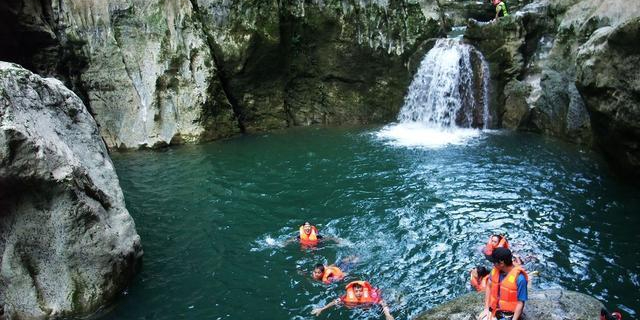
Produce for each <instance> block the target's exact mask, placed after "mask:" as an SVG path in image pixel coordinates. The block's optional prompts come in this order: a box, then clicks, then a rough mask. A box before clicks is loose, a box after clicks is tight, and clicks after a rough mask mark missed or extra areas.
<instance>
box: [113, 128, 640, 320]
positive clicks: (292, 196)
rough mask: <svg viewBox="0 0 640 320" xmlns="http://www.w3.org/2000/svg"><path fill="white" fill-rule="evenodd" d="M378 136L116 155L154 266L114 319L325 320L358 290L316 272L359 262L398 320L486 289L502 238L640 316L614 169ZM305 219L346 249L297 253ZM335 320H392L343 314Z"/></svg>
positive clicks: (633, 237)
mask: <svg viewBox="0 0 640 320" xmlns="http://www.w3.org/2000/svg"><path fill="white" fill-rule="evenodd" d="M376 131H377V128H360V129H358V128H352V129H335V128H334V129H325V128H321V129H318V128H315V129H304V130H302V129H300V130H290V131H286V132H277V133H269V134H265V135H258V136H245V137H241V138H238V139H234V140H230V141H222V142H216V143H212V144H207V145H202V146H186V147H180V148H172V149H168V150H166V151H162V152H137V153H126V154H116V155H114V156H113V158H114V162H115V165H116V168H117V171H118V174H119V177H120V182H121V185H122V188H123V190H124V194H125V197H126V201H127V206H128V208H129V211H130V212H131V214H132V216H133V217H134V219H135V221H136V226H137V230H138V232H139V234H140V235H141V237H142V242H143V246H144V251H145V255H144V266H143V269H142V271H141V273H140V274H139V275H138V276H137V278H136V279H135V281H134V282H133V284H132V285H131V286H130V288H129V289H128V290H127V291H126V292H125V293H124V294H123V295H122V297H121V298H120V299H119V300H118V301H117V303H116V305H115V307H114V308H113V310H112V311H111V312H110V313H108V314H107V315H106V316H105V317H104V319H233V320H242V319H313V318H314V317H313V316H310V314H309V313H310V311H311V309H312V308H314V307H315V306H318V305H322V304H324V303H326V302H329V301H330V299H332V298H335V297H336V296H337V295H339V294H342V292H343V285H344V283H339V284H334V285H331V286H324V285H321V284H319V283H315V282H313V281H311V280H310V279H309V276H308V272H309V271H310V269H311V268H312V266H313V265H314V264H315V263H318V262H325V263H333V262H335V261H336V260H338V259H340V258H343V257H347V256H352V255H355V256H358V257H359V258H360V263H359V264H357V265H356V266H355V267H354V269H353V270H352V272H351V273H350V276H349V278H348V279H356V278H362V279H366V280H369V281H370V282H372V284H373V285H374V286H377V287H380V288H381V289H382V290H383V296H384V298H385V299H386V300H387V301H388V302H389V304H390V305H391V312H392V314H393V315H394V316H395V317H396V319H410V318H411V317H413V316H415V315H417V314H419V313H420V312H422V311H425V310H427V309H429V308H430V307H433V306H435V305H437V304H439V303H441V302H443V301H446V300H448V299H451V298H454V297H456V296H458V295H460V294H463V293H466V292H469V291H470V288H469V285H468V279H467V276H468V273H467V270H468V269H469V268H471V267H472V266H474V265H476V264H479V263H485V265H487V266H488V263H486V262H485V261H484V260H483V259H484V258H483V257H482V256H481V254H480V253H479V247H481V246H482V245H483V244H484V243H485V242H486V239H487V237H488V235H489V234H490V233H492V232H495V231H502V232H505V233H506V234H508V236H509V238H510V239H511V242H512V247H514V251H516V252H517V253H520V254H521V255H523V256H525V257H528V258H527V259H528V260H530V262H529V263H528V264H527V267H528V268H529V269H530V270H539V271H541V277H539V278H536V279H535V282H534V287H538V288H549V287H563V288H567V289H572V290H577V291H581V292H585V293H588V294H591V295H594V296H596V297H597V298H599V299H601V300H602V301H604V302H605V304H606V305H607V306H609V307H610V308H619V309H622V311H623V313H625V314H626V315H627V316H628V315H629V314H631V317H635V316H636V313H637V312H638V311H639V310H640V293H639V291H640V290H639V288H640V262H639V261H640V250H639V249H640V235H639V234H638V231H637V230H638V226H639V225H640V224H639V222H640V200H639V199H638V195H639V194H640V193H639V191H640V190H638V189H637V188H632V187H629V186H625V185H621V184H619V183H618V182H616V181H615V180H614V179H613V178H612V177H610V176H609V174H608V172H607V169H606V166H605V165H604V164H603V163H602V162H601V161H600V160H599V158H598V157H597V156H596V155H594V154H592V153H590V152H588V151H582V150H580V149H578V148H577V147H575V146H571V145H567V144H563V143H559V142H556V141H552V140H548V139H544V138H542V137H539V136H534V135H526V134H514V133H504V132H493V133H484V134H482V135H481V136H479V137H476V138H473V139H471V140H470V141H468V142H467V143H464V144H461V145H456V146H448V147H443V148H416V147H399V146H394V145H390V144H388V143H385V142H383V141H380V140H379V139H378V138H376V137H375V136H374V135H373V134H374V133H375V132H376ZM305 220H309V221H311V222H312V223H315V224H316V225H317V226H318V227H319V229H320V232H321V233H322V234H325V235H330V236H335V237H339V238H341V239H343V241H342V242H340V243H339V244H334V243H327V244H326V245H323V246H320V247H319V248H317V249H316V250H304V249H301V248H300V246H298V245H297V244H292V245H288V246H284V247H283V246H282V244H283V243H284V242H285V241H286V240H287V239H288V238H290V237H292V236H294V235H295V233H296V230H297V227H298V226H299V225H300V224H301V223H303V222H304V221H305ZM319 319H383V316H382V315H381V314H380V312H379V310H377V309H371V310H347V309H334V310H331V311H328V312H326V313H323V314H322V315H321V316H320V317H319Z"/></svg>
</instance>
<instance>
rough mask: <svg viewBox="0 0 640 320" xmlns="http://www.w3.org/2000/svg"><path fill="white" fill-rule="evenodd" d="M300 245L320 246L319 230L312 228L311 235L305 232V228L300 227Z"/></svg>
mask: <svg viewBox="0 0 640 320" xmlns="http://www.w3.org/2000/svg"><path fill="white" fill-rule="evenodd" d="M300 243H301V244H304V245H315V244H318V229H316V227H315V226H311V233H310V234H307V233H306V232H304V226H300Z"/></svg>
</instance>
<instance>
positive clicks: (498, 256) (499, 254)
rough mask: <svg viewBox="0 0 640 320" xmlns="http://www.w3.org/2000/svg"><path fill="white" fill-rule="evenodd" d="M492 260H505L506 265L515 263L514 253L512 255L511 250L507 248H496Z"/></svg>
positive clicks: (494, 261)
mask: <svg viewBox="0 0 640 320" xmlns="http://www.w3.org/2000/svg"><path fill="white" fill-rule="evenodd" d="M491 262H493V263H499V262H504V264H505V265H506V266H511V265H513V255H511V250H509V249H507V248H496V249H495V250H493V253H492V254H491Z"/></svg>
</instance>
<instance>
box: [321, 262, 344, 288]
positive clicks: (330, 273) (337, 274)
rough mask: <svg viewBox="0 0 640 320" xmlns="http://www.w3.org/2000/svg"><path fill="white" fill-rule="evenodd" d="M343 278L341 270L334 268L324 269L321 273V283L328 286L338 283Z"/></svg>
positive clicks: (327, 267)
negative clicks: (333, 282) (334, 282)
mask: <svg viewBox="0 0 640 320" xmlns="http://www.w3.org/2000/svg"><path fill="white" fill-rule="evenodd" d="M343 278H344V273H342V270H340V268H338V267H336V266H326V267H324V273H322V282H324V283H326V284H329V283H331V282H332V281H339V280H342V279H343Z"/></svg>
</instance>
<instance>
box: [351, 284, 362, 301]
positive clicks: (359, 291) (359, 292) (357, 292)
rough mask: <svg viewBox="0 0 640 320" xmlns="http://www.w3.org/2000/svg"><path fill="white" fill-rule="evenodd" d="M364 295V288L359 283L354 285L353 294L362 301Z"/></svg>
mask: <svg viewBox="0 0 640 320" xmlns="http://www.w3.org/2000/svg"><path fill="white" fill-rule="evenodd" d="M363 293H364V288H363V287H362V286H361V285H360V284H359V283H356V284H354V285H353V294H354V295H355V296H356V298H358V299H360V298H361V297H362V294H363Z"/></svg>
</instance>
